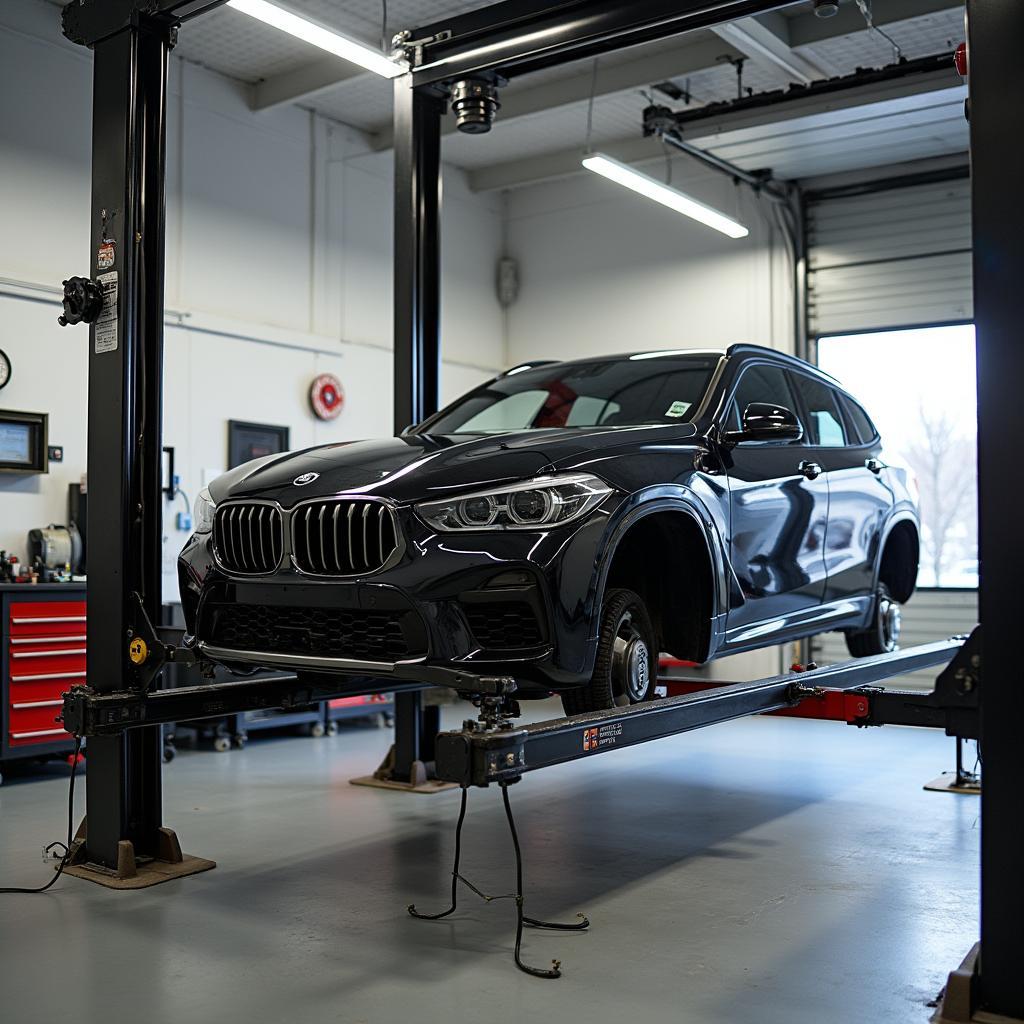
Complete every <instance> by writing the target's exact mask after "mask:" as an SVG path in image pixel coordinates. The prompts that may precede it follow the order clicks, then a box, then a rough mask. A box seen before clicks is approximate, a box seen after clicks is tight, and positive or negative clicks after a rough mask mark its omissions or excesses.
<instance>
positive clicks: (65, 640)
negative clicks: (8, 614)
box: [9, 636, 86, 647]
mask: <svg viewBox="0 0 1024 1024" xmlns="http://www.w3.org/2000/svg"><path fill="white" fill-rule="evenodd" d="M85 641H86V637H84V636H19V637H12V638H11V640H10V641H9V643H10V645H11V646H12V647H14V646H15V645H16V644H84V643H85Z"/></svg>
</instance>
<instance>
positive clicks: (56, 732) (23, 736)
mask: <svg viewBox="0 0 1024 1024" xmlns="http://www.w3.org/2000/svg"><path fill="white" fill-rule="evenodd" d="M67 735H69V733H68V731H67V730H66V729H36V731H35V732H12V733H11V739H12V740H27V739H31V738H32V737H33V736H67Z"/></svg>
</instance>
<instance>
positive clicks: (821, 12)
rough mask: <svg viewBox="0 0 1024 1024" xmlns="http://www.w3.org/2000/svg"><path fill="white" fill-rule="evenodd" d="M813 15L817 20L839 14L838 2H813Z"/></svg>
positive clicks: (819, 0) (827, 0)
mask: <svg viewBox="0 0 1024 1024" xmlns="http://www.w3.org/2000/svg"><path fill="white" fill-rule="evenodd" d="M814 13H815V14H816V15H817V16H818V17H819V18H831V17H832V15H833V14H838V13H839V0H814Z"/></svg>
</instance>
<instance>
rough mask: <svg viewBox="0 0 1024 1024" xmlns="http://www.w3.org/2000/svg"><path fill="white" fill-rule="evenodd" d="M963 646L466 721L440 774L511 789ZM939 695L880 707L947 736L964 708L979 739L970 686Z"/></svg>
mask: <svg viewBox="0 0 1024 1024" xmlns="http://www.w3.org/2000/svg"><path fill="white" fill-rule="evenodd" d="M962 647H963V639H962V638H954V639H951V640H946V641H941V642H939V643H934V644H924V645H921V646H919V647H911V648H908V649H907V650H905V651H896V652H894V653H892V654H880V655H877V656H876V657H872V658H861V659H858V660H855V661H847V662H843V663H842V664H839V665H832V666H827V667H824V668H819V669H812V670H809V671H806V672H790V673H787V674H785V675H779V676H772V677H770V678H768V679H762V680H757V681H755V682H747V683H730V684H725V685H721V686H715V687H713V688H710V689H705V690H701V691H698V692H694V693H686V694H682V695H680V696H676V697H669V698H667V699H664V700H658V701H651V702H648V703H644V704H634V705H632V706H631V707H625V708H612V709H610V710H608V711H595V712H591V713H589V714H585V715H576V716H574V717H572V718H561V719H554V720H551V721H547V722H538V723H535V724H531V725H526V726H522V727H515V726H512V727H504V728H497V729H481V728H480V727H479V726H478V725H477V723H472V722H471V723H467V724H466V727H465V728H463V729H462V730H459V731H455V732H444V733H441V735H440V736H438V738H437V750H436V752H437V776H438V778H439V779H443V780H444V781H446V782H455V783H458V784H459V785H462V786H487V785H489V784H490V783H492V782H499V783H508V782H511V781H515V780H516V779H518V778H520V777H521V776H522V775H524V774H525V773H526V772H530V771H536V770H537V769H538V768H546V767H549V766H551V765H556V764H564V763H565V762H567V761H575V760H578V759H580V758H583V757H589V756H591V755H592V754H599V753H603V752H605V751H608V750H615V749H619V748H621V747H630V746H634V745H636V744H638V743H646V742H648V741H649V740H656V739H662V738H664V737H667V736H675V735H678V734H680V733H684V732H690V731H692V730H694V729H702V728H704V727H706V726H709V725H717V724H718V723H720V722H728V721H731V720H733V719H736V718H744V717H747V716H749V715H758V714H764V713H766V712H770V711H778V710H782V709H789V708H794V707H796V706H797V705H799V704H800V703H801V702H803V701H809V700H812V699H821V698H823V697H824V696H825V695H826V694H828V693H829V692H848V691H852V690H857V689H859V688H863V687H866V686H869V685H870V684H872V683H876V682H878V681H880V680H882V679H886V678H889V677H892V676H895V675H901V674H903V673H905V672H913V671H916V670H918V669H922V668H929V667H934V666H938V665H945V664H947V663H948V662H949V661H950V659H951V658H952V657H953V656H954V655H955V654H957V652H958V651H960V650H961V648H962ZM944 675H945V674H944ZM826 687H827V689H826ZM943 694H944V688H943V687H942V686H941V681H940V687H937V688H936V691H935V692H934V693H933V694H918V695H907V694H899V695H898V696H897V697H896V700H895V702H889V703H886V702H884V701H883V704H884V705H885V709H886V710H890V711H895V710H896V709H897V708H899V707H902V706H903V705H905V704H906V701H907V697H908V696H910V697H912V698H920V700H919V702H918V705H919V707H920V708H921V709H922V710H921V712H920V713H919V714H917V715H916V716H914V715H913V714H912V713H908V715H906V716H905V718H906V719H907V720H903V719H900V718H899V717H898V716H896V715H895V714H894V715H893V717H892V718H891V720H892V721H894V722H895V721H899V722H900V724H913V725H928V726H932V727H942V728H947V731H948V726H949V724H950V722H951V721H952V719H951V718H950V717H949V715H948V714H947V710H946V707H945V706H946V705H947V704H953V705H956V704H958V703H962V705H963V706H962V707H961V708H959V709H958V710H960V711H961V712H962V715H963V718H964V721H963V723H962V727H963V728H964V729H965V730H967V731H965V732H963V733H958V734H959V735H967V736H976V735H977V731H976V730H977V703H976V702H977V687H971V693H970V694H968V695H967V696H966V699H965V700H964V701H963V702H958V701H957V700H956V699H955V697H952V696H950V697H947V696H944V695H943ZM865 696H867V697H868V698H869V702H873V701H874V700H877V699H878V697H879V696H884V691H882V693H881V694H870V695H868V694H865ZM890 704H892V707H890ZM829 717H831V716H829ZM870 718H871V714H870V709H869V710H868V713H867V714H866V717H865V721H864V722H863V723H862V724H865V725H867V724H882V722H883V721H884V720H889V719H886V714H885V710H880V711H879V713H878V716H877V718H876V720H875V721H869V719H870ZM911 719H913V720H911Z"/></svg>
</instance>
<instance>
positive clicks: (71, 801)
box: [0, 736, 82, 894]
mask: <svg viewBox="0 0 1024 1024" xmlns="http://www.w3.org/2000/svg"><path fill="white" fill-rule="evenodd" d="M81 752H82V737H81V736H77V737H76V738H75V752H74V754H73V755H72V757H71V782H70V785H69V786H68V838H67V842H66V843H61V842H54V843H50V845H49V846H48V847H47V848H46V850H47V852H49V851H50V850H52V849H53V848H54V847H55V846H63V847H64V854H63V856H62V857H61V859H60V863H59V864H58V865H57V870H56V871H54V873H53V878H51V879H50V880H49V881H48V882H47V883H46V884H45V885H40V886H37V887H36V888H34V889H33V888H28V887H24V888H23V887H21V886H7V887H4V888H0V894H3V893H30V892H46V890H47V889H49V888H50V886H51V885H53V884H54V882H56V881H57V879H58V878H60V876H61V875H62V874H63V873H64V869H65V868H66V867H67V865H68V861H69V860H70V859H71V842H72V840H73V839H74V831H75V829H74V821H75V775H76V774H77V772H78V756H79V754H81Z"/></svg>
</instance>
